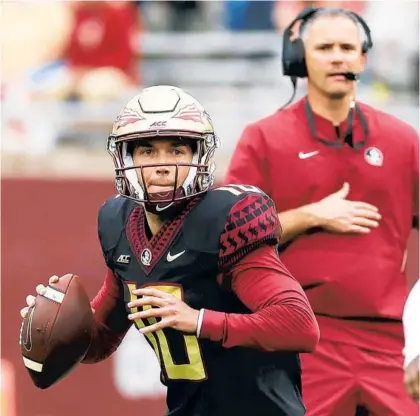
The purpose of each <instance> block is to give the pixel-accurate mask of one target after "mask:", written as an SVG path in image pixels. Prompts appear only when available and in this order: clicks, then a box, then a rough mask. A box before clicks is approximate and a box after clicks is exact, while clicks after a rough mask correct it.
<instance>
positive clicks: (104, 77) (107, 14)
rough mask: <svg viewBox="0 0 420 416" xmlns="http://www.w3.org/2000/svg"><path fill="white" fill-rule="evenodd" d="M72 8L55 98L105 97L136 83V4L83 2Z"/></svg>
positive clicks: (114, 95) (112, 96) (109, 96)
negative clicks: (63, 72) (61, 77)
mask: <svg viewBox="0 0 420 416" xmlns="http://www.w3.org/2000/svg"><path fill="white" fill-rule="evenodd" d="M72 8H73V12H74V23H73V29H72V32H71V34H70V38H69V42H68V45H67V47H66V48H65V51H64V53H63V60H64V62H65V65H66V67H67V71H66V72H67V73H66V77H65V79H64V80H62V82H61V85H58V86H57V89H56V90H55V91H54V95H55V96H56V98H75V99H81V100H107V99H113V98H115V97H116V96H118V95H119V94H120V93H122V92H123V91H124V90H125V89H127V88H129V87H131V86H133V85H137V84H138V83H139V74H138V69H137V51H136V43H135V37H136V36H137V34H138V31H137V29H138V26H139V22H138V19H139V12H138V8H137V4H135V3H132V2H128V1H125V2H111V1H84V2H77V3H73V4H72Z"/></svg>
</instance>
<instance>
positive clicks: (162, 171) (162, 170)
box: [155, 165, 171, 176]
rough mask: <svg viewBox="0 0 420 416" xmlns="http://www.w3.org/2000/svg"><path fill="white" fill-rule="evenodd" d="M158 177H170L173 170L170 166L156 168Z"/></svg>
mask: <svg viewBox="0 0 420 416" xmlns="http://www.w3.org/2000/svg"><path fill="white" fill-rule="evenodd" d="M155 172H156V175H158V176H168V175H169V174H170V173H171V169H170V168H169V166H165V165H164V166H157V167H156V170H155Z"/></svg>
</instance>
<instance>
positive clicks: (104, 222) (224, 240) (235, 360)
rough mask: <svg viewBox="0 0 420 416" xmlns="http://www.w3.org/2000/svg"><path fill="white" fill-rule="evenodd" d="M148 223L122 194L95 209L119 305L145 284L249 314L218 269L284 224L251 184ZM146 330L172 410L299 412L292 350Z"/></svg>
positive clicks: (270, 240) (222, 415) (197, 303)
mask: <svg viewBox="0 0 420 416" xmlns="http://www.w3.org/2000/svg"><path fill="white" fill-rule="evenodd" d="M146 224H147V223H146V219H145V216H144V211H143V207H142V206H141V205H139V204H136V203H135V202H133V201H130V200H128V199H125V198H119V197H117V198H113V199H110V200H108V201H107V202H106V203H105V204H104V205H103V207H102V208H101V211H100V214H99V236H100V240H101V245H102V249H103V252H104V256H105V259H106V263H107V265H108V267H109V268H110V269H111V270H112V271H113V272H114V274H115V275H116V276H117V278H119V279H121V280H122V282H123V285H124V288H125V304H127V303H128V302H129V301H130V300H132V299H133V297H134V295H133V294H132V293H131V292H132V290H133V289H134V288H136V287H137V288H138V287H142V286H149V287H156V288H158V289H159V290H163V291H166V292H169V293H171V294H173V295H175V296H178V297H180V298H182V299H183V300H184V301H185V302H186V303H187V304H188V305H190V306H191V307H192V308H195V309H201V308H205V309H210V310H215V311H222V312H226V313H250V311H249V310H248V309H247V308H246V307H245V306H244V305H243V304H242V303H241V302H240V301H239V299H238V298H237V296H236V295H234V294H233V293H232V292H231V291H230V290H229V289H228V288H227V287H224V286H223V285H222V286H221V285H220V284H219V282H218V279H217V276H218V275H219V274H221V273H224V274H225V275H227V274H228V270H229V267H230V266H231V265H232V264H234V263H235V262H237V261H239V260H240V259H241V258H242V257H243V256H245V255H246V254H247V253H249V252H250V251H252V250H254V249H255V248H257V247H259V246H261V244H270V245H276V244H277V238H278V234H279V232H280V225H279V222H278V218H277V213H276V210H275V208H274V204H273V202H272V200H271V199H270V198H268V197H267V196H266V195H265V194H264V193H262V192H261V191H260V190H259V189H258V188H255V187H250V186H243V185H239V186H238V185H235V186H225V187H220V188H215V189H213V190H211V191H209V192H207V193H206V194H204V195H200V196H198V197H195V198H194V199H192V200H191V201H190V202H189V203H188V204H187V206H186V207H185V209H184V210H183V211H182V212H181V213H180V214H179V215H178V216H177V218H176V219H175V220H174V221H172V222H170V223H167V224H166V225H163V226H162V227H161V229H160V230H159V232H158V233H157V234H156V235H154V236H153V237H152V238H151V239H148V237H147V230H146V228H145V227H147V225H146ZM129 312H131V311H130V310H128V309H127V314H128V313H129ZM153 322H156V321H155V318H151V319H149V320H138V321H137V322H136V325H137V327H143V326H145V325H150V324H152V323H153ZM145 336H146V339H147V341H148V343H149V344H150V346H151V347H152V348H153V350H154V351H155V353H156V355H157V357H158V360H159V362H160V365H161V379H162V382H163V383H164V384H165V385H166V386H167V387H168V392H167V405H168V414H169V415H171V416H180V415H182V416H184V415H185V416H187V415H188V416H193V415H194V416H207V415H209V416H210V415H212V416H213V415H214V416H216V415H217V416H234V415H241V416H246V415H252V416H254V415H264V416H270V415H273V416H274V415H275V416H280V415H293V416H299V415H303V414H304V413H305V409H304V406H303V404H302V400H301V381H300V360H299V355H298V354H297V353H291V352H264V351H260V350H257V349H251V348H244V347H234V348H224V347H223V346H222V345H221V344H220V343H218V342H214V341H210V340H207V339H197V337H196V336H195V335H193V334H184V333H181V332H179V331H177V330H174V329H172V328H165V329H164V330H160V331H157V332H156V333H153V334H147V335H145Z"/></svg>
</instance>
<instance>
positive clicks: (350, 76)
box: [343, 72, 360, 81]
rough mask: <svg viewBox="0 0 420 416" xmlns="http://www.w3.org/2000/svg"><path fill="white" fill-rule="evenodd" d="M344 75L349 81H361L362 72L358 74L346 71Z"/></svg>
mask: <svg viewBox="0 0 420 416" xmlns="http://www.w3.org/2000/svg"><path fill="white" fill-rule="evenodd" d="M343 75H344V77H345V78H346V79H347V80H349V81H359V79H360V74H356V73H355V72H344V73H343Z"/></svg>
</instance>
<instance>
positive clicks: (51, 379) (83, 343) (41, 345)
mask: <svg viewBox="0 0 420 416" xmlns="http://www.w3.org/2000/svg"><path fill="white" fill-rule="evenodd" d="M92 326H93V313H92V310H91V306H90V302H89V297H88V295H87V293H86V291H85V289H84V288H83V285H82V282H81V278H80V277H78V276H76V275H74V274H66V275H64V276H62V277H60V279H59V280H58V282H57V283H54V284H53V285H49V286H47V287H46V292H45V294H43V295H42V296H41V295H38V296H37V297H36V300H35V305H34V306H33V307H31V308H30V309H29V311H28V314H27V315H26V317H25V318H24V320H23V322H22V326H21V330H20V349H21V354H22V357H23V363H24V364H25V367H26V369H27V370H28V372H29V374H30V376H31V378H32V381H33V382H34V384H35V385H36V386H37V387H39V388H41V389H46V388H48V387H50V386H51V385H53V384H54V383H56V382H57V381H59V380H60V379H62V378H63V377H64V376H65V375H67V374H68V373H69V372H70V371H71V370H73V369H74V368H75V367H76V366H77V364H79V363H80V362H81V361H82V359H83V357H84V356H85V355H86V352H87V351H88V349H89V346H90V342H91V337H92Z"/></svg>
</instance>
